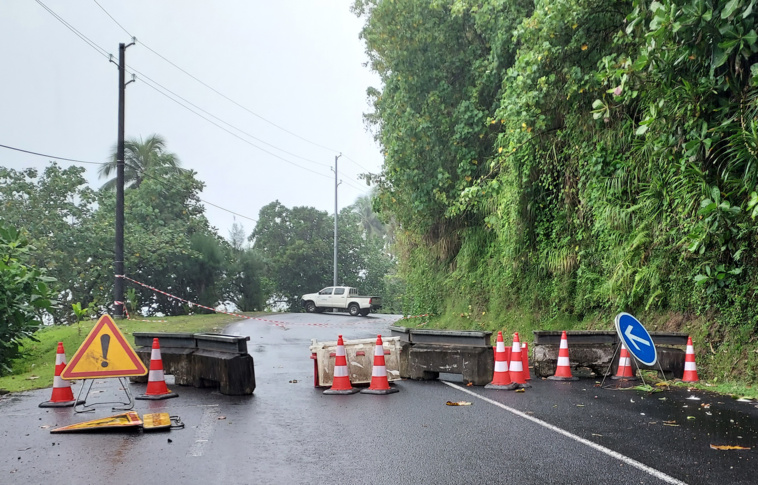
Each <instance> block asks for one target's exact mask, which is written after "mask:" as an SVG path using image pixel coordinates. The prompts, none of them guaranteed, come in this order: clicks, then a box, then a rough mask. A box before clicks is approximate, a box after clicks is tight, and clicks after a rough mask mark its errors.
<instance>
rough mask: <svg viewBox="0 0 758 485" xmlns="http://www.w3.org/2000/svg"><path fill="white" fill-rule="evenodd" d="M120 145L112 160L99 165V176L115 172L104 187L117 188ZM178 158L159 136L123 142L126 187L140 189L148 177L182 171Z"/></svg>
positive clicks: (102, 176)
mask: <svg viewBox="0 0 758 485" xmlns="http://www.w3.org/2000/svg"><path fill="white" fill-rule="evenodd" d="M117 149H118V147H117V146H114V147H113V152H112V153H111V156H110V161H109V162H108V163H106V164H104V165H102V166H101V167H100V170H99V173H100V178H105V177H108V176H110V175H111V174H114V177H113V178H112V179H110V180H108V181H107V182H105V184H103V187H102V188H103V189H106V190H114V191H115V190H116V182H117V177H116V176H115V174H116V172H117V170H118V153H117ZM179 165H180V162H179V158H178V157H177V156H176V155H175V154H173V153H171V152H168V151H167V150H166V140H164V139H163V137H162V136H160V135H150V136H149V137H147V140H144V141H143V140H142V139H139V140H137V139H131V140H125V141H124V187H125V188H129V187H131V188H135V189H136V188H138V187H139V186H140V185H141V184H142V182H143V181H144V180H145V178H146V177H150V176H156V175H158V176H165V175H170V174H177V173H181V171H182V170H181V168H179Z"/></svg>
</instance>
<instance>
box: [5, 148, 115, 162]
mask: <svg viewBox="0 0 758 485" xmlns="http://www.w3.org/2000/svg"><path fill="white" fill-rule="evenodd" d="M0 147H2V148H7V149H8V150H15V151H17V152H23V153H28V154H30V155H37V156H40V157H45V158H53V159H55V160H65V161H67V162H75V163H88V164H91V165H105V164H104V163H100V162H86V161H84V160H76V159H74V158H63V157H56V156H54V155H45V154H44V153H37V152H32V151H30V150H22V149H21V148H16V147H11V146H8V145H0Z"/></svg>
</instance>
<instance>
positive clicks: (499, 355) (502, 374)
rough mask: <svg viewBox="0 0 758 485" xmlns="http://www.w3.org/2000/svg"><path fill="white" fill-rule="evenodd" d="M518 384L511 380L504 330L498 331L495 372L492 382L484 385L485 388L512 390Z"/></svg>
mask: <svg viewBox="0 0 758 485" xmlns="http://www.w3.org/2000/svg"><path fill="white" fill-rule="evenodd" d="M517 387H518V384H516V383H515V382H513V381H512V380H511V375H510V373H509V372H508V358H507V357H506V352H505V343H504V342H503V332H497V346H496V347H495V372H494V373H493V374H492V382H490V383H489V384H487V385H486V386H484V388H485V389H504V390H506V391H511V390H513V389H516V388H517Z"/></svg>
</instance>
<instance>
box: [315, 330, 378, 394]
mask: <svg viewBox="0 0 758 485" xmlns="http://www.w3.org/2000/svg"><path fill="white" fill-rule="evenodd" d="M382 357H384V355H382ZM349 374H350V373H349V372H348V369H347V358H346V357H345V342H344V341H343V340H342V335H340V336H338V337H337V352H336V355H335V358H334V380H333V381H332V387H331V388H330V389H327V390H325V391H324V394H355V393H356V392H358V389H356V388H354V387H353V386H352V384H350V375H349Z"/></svg>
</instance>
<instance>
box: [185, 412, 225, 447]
mask: <svg viewBox="0 0 758 485" xmlns="http://www.w3.org/2000/svg"><path fill="white" fill-rule="evenodd" d="M217 406H218V405H213V406H209V407H207V408H205V410H204V411H203V417H202V418H200V424H198V425H197V430H196V431H195V443H194V444H193V445H192V447H191V448H190V449H189V451H188V452H187V456H203V448H204V447H205V444H206V443H207V442H208V440H209V439H210V437H211V435H212V434H213V425H214V423H215V422H216V421H217V419H216V415H217V414H218V408H217Z"/></svg>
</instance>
